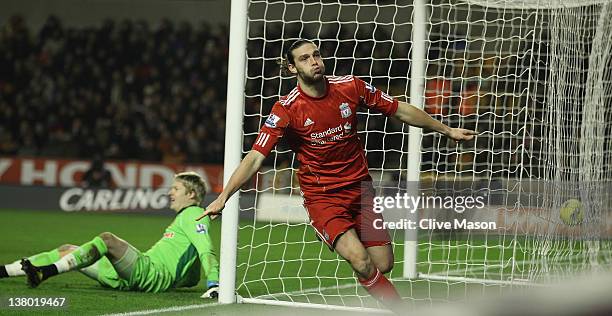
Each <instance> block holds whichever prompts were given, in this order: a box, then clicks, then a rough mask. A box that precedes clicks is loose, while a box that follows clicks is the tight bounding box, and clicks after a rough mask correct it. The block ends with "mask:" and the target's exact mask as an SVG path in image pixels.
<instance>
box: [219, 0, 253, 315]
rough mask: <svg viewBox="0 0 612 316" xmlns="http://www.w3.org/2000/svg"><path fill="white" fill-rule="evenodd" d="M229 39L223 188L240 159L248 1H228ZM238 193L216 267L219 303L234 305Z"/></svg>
mask: <svg viewBox="0 0 612 316" xmlns="http://www.w3.org/2000/svg"><path fill="white" fill-rule="evenodd" d="M230 10H231V13H230V14H231V17H230V34H231V36H230V40H229V55H228V60H230V61H231V62H228V69H227V105H226V116H225V119H226V122H225V158H224V162H223V187H225V185H226V184H227V182H228V181H229V178H230V177H231V175H232V172H233V171H234V170H235V169H236V168H237V167H238V165H239V164H240V160H241V159H242V143H243V142H242V139H243V134H242V128H241V127H242V124H240V123H242V120H243V113H244V95H243V91H244V84H245V82H246V78H245V74H246V45H247V43H246V38H247V36H246V34H247V33H246V31H247V19H246V17H247V13H248V2H247V1H244V0H241V1H237V0H232V3H231V8H230ZM239 199H240V192H236V194H234V196H232V197H231V198H230V199H229V200H228V201H227V203H226V205H225V210H224V212H223V221H222V224H221V249H220V262H222V264H221V265H220V267H219V303H221V304H231V303H236V292H235V291H236V249H237V247H238V220H239V214H240V203H239Z"/></svg>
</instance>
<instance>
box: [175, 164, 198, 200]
mask: <svg viewBox="0 0 612 316" xmlns="http://www.w3.org/2000/svg"><path fill="white" fill-rule="evenodd" d="M174 179H175V180H178V181H181V183H183V185H184V186H185V189H186V190H187V193H190V192H194V193H195V198H194V200H195V201H196V202H197V203H198V205H199V204H200V203H202V200H204V196H206V183H205V182H204V179H202V177H201V176H200V175H199V174H197V173H195V172H193V171H186V172H181V173H179V174H177V175H175V176H174Z"/></svg>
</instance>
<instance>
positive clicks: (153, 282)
mask: <svg viewBox="0 0 612 316" xmlns="http://www.w3.org/2000/svg"><path fill="white" fill-rule="evenodd" d="M205 194H206V189H205V185H204V181H203V180H202V178H201V177H200V176H199V175H198V174H196V173H193V172H184V173H179V174H177V175H176V176H175V179H174V183H173V184H172V187H171V189H170V192H169V196H170V201H171V202H170V208H171V209H173V210H174V211H176V212H177V215H176V218H175V219H174V221H173V222H172V224H170V226H168V228H166V231H165V232H164V234H163V237H162V239H160V240H159V241H158V242H157V243H156V244H155V245H154V246H153V247H151V249H149V250H148V251H147V252H144V253H142V252H140V251H139V250H138V249H136V248H135V247H134V246H132V245H130V244H129V243H128V242H126V241H125V240H123V239H121V238H119V237H117V236H115V235H114V234H112V233H108V232H106V233H102V234H100V235H99V236H97V237H95V238H94V239H93V240H91V241H90V242H88V243H85V244H83V245H81V246H75V245H63V246H60V247H58V248H57V249H53V250H51V251H49V252H45V253H41V254H37V255H34V256H32V257H29V258H26V259H23V260H21V261H15V262H13V263H11V264H7V265H3V266H0V278H6V277H14V276H24V275H25V276H27V281H28V285H29V286H30V287H37V286H38V285H40V283H41V282H43V281H44V280H46V279H48V278H50V277H52V276H54V275H57V274H60V273H64V272H69V271H75V270H78V271H80V272H82V273H83V274H85V275H86V276H88V277H90V278H92V279H94V280H96V281H98V282H99V283H100V284H101V285H102V286H105V287H110V288H113V289H117V290H131V291H143V292H162V291H166V290H168V289H171V288H179V287H192V286H195V285H197V284H198V282H199V281H200V270H201V269H202V268H203V269H204V271H205V273H206V277H207V279H208V282H207V287H208V288H207V291H206V292H205V293H204V295H202V297H212V298H214V297H216V296H217V295H216V294H217V292H218V291H217V289H218V284H219V282H218V281H219V264H218V262H217V258H216V256H215V250H214V247H213V244H212V241H211V239H210V235H209V234H208V229H209V227H210V219H208V218H205V219H202V220H199V221H197V222H194V220H195V218H196V217H198V216H199V215H200V214H201V213H202V211H203V209H202V208H201V207H200V206H199V205H200V203H201V202H202V200H203V198H204V195H205Z"/></svg>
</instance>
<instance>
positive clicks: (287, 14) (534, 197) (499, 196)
mask: <svg viewBox="0 0 612 316" xmlns="http://www.w3.org/2000/svg"><path fill="white" fill-rule="evenodd" d="M575 2H576V1H570V0H494V1H480V0H459V1H454V0H453V1H451V0H442V1H427V0H378V1H363V2H362V1H359V3H354V2H348V1H346V2H345V1H334V2H331V1H310V0H282V1H281V0H275V1H270V0H250V1H232V12H231V14H232V18H231V26H230V51H229V69H228V94H227V95H228V103H227V108H228V111H227V118H226V149H225V150H226V152H225V159H226V160H225V166H224V167H225V172H224V182H227V179H229V176H230V175H231V172H233V170H235V167H236V166H237V165H238V163H239V161H240V159H241V158H242V156H243V155H244V154H245V153H246V152H248V151H249V150H250V147H251V145H252V144H253V142H254V141H255V137H256V136H257V133H258V130H259V128H260V127H261V125H262V124H263V123H264V121H265V120H266V117H267V115H268V113H269V112H270V109H271V106H272V104H273V103H274V102H275V101H276V100H277V99H278V98H279V97H280V96H282V95H285V94H287V93H288V92H289V91H290V90H291V89H292V88H293V87H294V86H295V84H296V83H295V78H290V77H285V76H282V75H281V73H280V71H279V68H278V66H277V64H276V61H277V59H278V58H279V57H280V56H281V54H282V52H284V51H285V50H286V49H287V48H288V46H287V45H290V44H291V43H292V42H293V41H294V40H297V39H300V38H306V39H311V40H314V41H315V42H317V44H318V45H319V47H320V49H321V51H322V55H323V58H324V61H325V64H326V68H327V73H328V74H330V75H349V74H352V75H355V76H358V77H360V78H362V79H363V80H365V81H366V82H368V83H371V84H372V85H374V86H375V87H377V88H378V89H381V90H383V91H384V92H386V93H388V94H390V95H393V96H394V97H396V98H398V99H400V100H401V101H408V102H409V103H411V104H414V105H416V106H419V107H423V108H424V109H425V110H426V111H427V112H428V113H430V114H431V115H432V116H434V117H435V118H436V119H438V120H440V121H442V122H443V123H445V124H447V125H450V126H452V127H462V128H468V129H475V130H477V131H478V132H479V134H478V135H477V136H476V139H475V140H473V141H469V142H465V143H462V144H455V143H453V142H450V141H448V140H447V139H446V138H445V137H443V136H441V135H439V134H436V133H433V132H431V131H423V130H421V129H418V128H414V127H408V126H404V125H403V124H401V123H399V122H398V121H396V120H392V119H390V118H386V117H384V116H382V115H381V114H379V113H374V112H369V111H360V112H359V113H358V114H357V115H358V119H359V121H360V126H359V127H358V130H359V133H358V134H359V136H360V138H361V139H362V141H363V145H364V149H365V151H366V155H367V159H368V163H369V168H370V172H371V174H372V178H373V180H374V184H375V186H376V187H377V189H379V191H377V192H385V190H387V189H389V190H390V191H393V190H396V191H398V192H408V193H409V194H410V195H412V196H415V195H417V196H418V195H420V194H429V195H446V196H452V197H456V196H458V195H471V196H474V197H479V198H483V199H484V201H485V202H486V203H485V207H484V208H482V209H480V210H475V211H471V210H470V211H466V212H465V213H464V214H456V213H457V212H443V211H444V210H441V209H436V208H430V207H422V208H420V209H419V211H418V212H415V213H413V214H411V215H410V216H408V215H406V217H410V218H412V219H415V218H416V217H420V218H423V219H431V220H432V221H444V220H447V221H449V222H452V221H453V220H455V219H459V218H462V219H467V220H470V221H474V222H478V221H480V222H485V221H486V222H488V223H495V225H496V227H493V228H474V229H472V228H465V227H463V226H462V227H459V228H454V229H448V230H442V229H419V230H416V229H412V230H401V229H397V230H392V231H390V233H391V235H392V239H393V242H394V245H393V249H394V253H395V255H396V260H395V268H394V269H393V270H392V272H391V273H390V274H389V278H390V279H391V280H392V282H393V283H394V284H395V285H396V287H397V288H398V290H399V292H400V294H401V295H402V297H403V298H405V299H406V300H407V301H410V302H414V303H415V304H431V303H436V302H447V301H454V300H461V299H467V297H468V295H470V294H469V293H471V292H473V291H477V292H478V291H480V292H484V291H495V290H496V289H499V288H504V287H517V286H518V287H523V286H530V285H538V284H541V283H546V282H549V281H551V280H556V279H558V278H563V277H567V276H571V275H575V274H578V273H581V272H584V271H591V270H597V269H602V268H603V269H609V268H610V266H611V265H612V245H611V243H610V238H611V237H612V228H611V227H609V226H610V225H609V224H608V223H609V222H612V211H611V210H612V202H611V197H610V195H609V192H610V185H611V183H612V167H610V166H612V141H610V139H612V58H611V57H610V52H611V51H612V39H611V37H610V34H612V0H609V1H608V0H588V1H583V2H580V4H575ZM242 93H244V94H243V95H242ZM297 167H298V164H297V161H296V158H295V156H294V155H293V152H291V151H290V150H289V149H288V148H287V147H286V146H284V145H283V144H282V143H281V144H279V146H277V148H276V149H275V150H273V151H272V152H271V154H270V155H269V157H268V158H267V159H266V161H265V162H264V167H263V168H262V169H261V170H260V171H259V172H258V173H257V175H256V177H254V179H253V181H252V182H250V183H249V185H247V186H245V187H244V188H242V189H241V191H240V197H239V199H240V203H238V195H236V196H234V198H233V199H232V200H230V202H229V203H228V204H227V207H226V209H225V210H224V215H223V224H222V241H221V242H222V245H221V262H220V263H221V271H220V272H221V275H220V279H221V280H220V283H221V284H220V287H221V289H220V302H221V303H233V302H236V301H243V302H248V303H265V304H277V305H283V306H284V305H288V304H289V305H292V306H311V307H318V308H333V307H338V308H341V309H343V310H346V309H352V308H360V309H362V310H364V311H369V312H371V311H374V309H375V308H378V307H379V305H378V303H377V302H376V301H374V300H373V299H372V298H371V297H370V296H369V295H368V294H367V293H366V292H365V291H364V290H363V289H362V288H361V287H360V286H359V284H358V282H356V279H355V276H354V274H353V272H352V270H351V269H350V267H349V265H348V264H347V263H346V262H344V260H342V259H341V258H339V257H338V256H337V255H336V254H335V253H333V252H330V251H329V250H328V249H327V247H326V246H325V245H324V244H323V243H322V242H320V241H319V240H317V238H316V235H315V233H314V232H313V230H312V228H310V226H309V224H308V218H307V216H306V211H305V209H304V208H303V207H302V206H301V204H302V200H301V196H300V191H299V184H298V182H297V179H296V170H297ZM402 190H403V191H402ZM411 190H412V191H411ZM394 192H395V191H394ZM572 199H573V200H578V204H571V205H580V207H575V208H574V209H569V210H567V211H569V212H570V215H571V216H573V217H571V216H570V218H569V220H575V219H576V218H579V219H581V220H580V223H578V224H575V225H574V224H571V225H570V224H567V221H568V219H565V218H562V216H561V212H565V211H566V210H565V209H564V208H567V207H568V206H567V205H570V204H567V203H565V202H566V201H568V200H572ZM235 293H237V294H238V295H239V296H240V297H241V298H244V299H237V298H236V296H235Z"/></svg>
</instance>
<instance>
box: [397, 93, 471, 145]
mask: <svg viewBox="0 0 612 316" xmlns="http://www.w3.org/2000/svg"><path fill="white" fill-rule="evenodd" d="M393 117H395V118H397V119H399V120H400V121H402V122H404V123H406V124H410V125H413V126H416V127H421V128H426V129H430V130H434V131H436V132H438V133H440V134H444V135H446V136H448V137H449V138H451V139H453V140H455V141H464V140H471V139H472V138H474V135H477V134H478V133H477V132H476V131H472V130H468V129H463V128H452V127H449V126H446V125H445V124H443V123H442V122H440V121H438V120H436V119H434V118H433V117H431V116H429V114H427V113H426V112H425V111H423V110H421V109H419V108H417V107H415V106H413V105H410V104H408V103H405V102H399V106H398V107H397V112H395V115H393Z"/></svg>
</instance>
